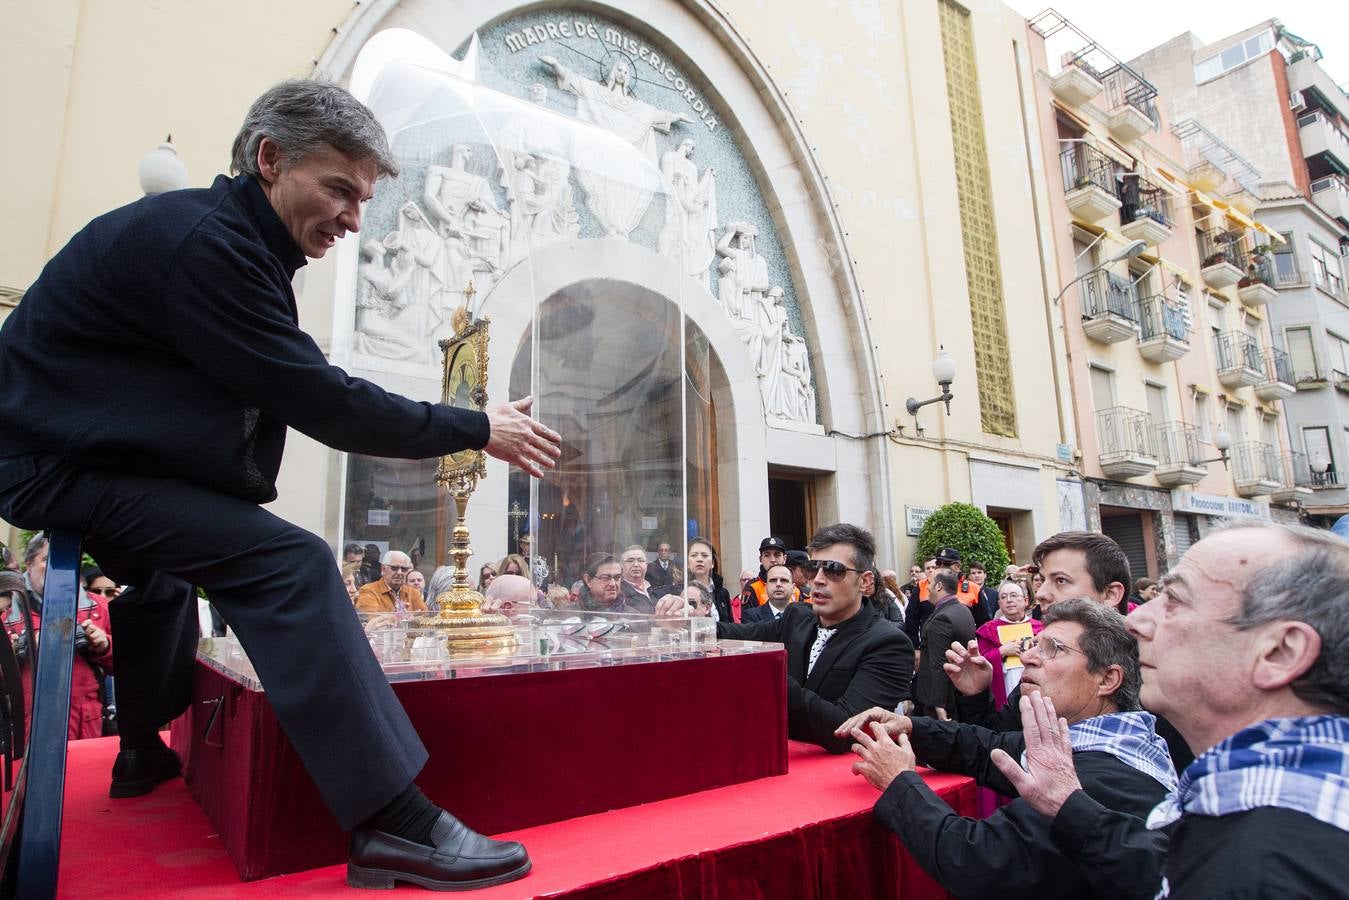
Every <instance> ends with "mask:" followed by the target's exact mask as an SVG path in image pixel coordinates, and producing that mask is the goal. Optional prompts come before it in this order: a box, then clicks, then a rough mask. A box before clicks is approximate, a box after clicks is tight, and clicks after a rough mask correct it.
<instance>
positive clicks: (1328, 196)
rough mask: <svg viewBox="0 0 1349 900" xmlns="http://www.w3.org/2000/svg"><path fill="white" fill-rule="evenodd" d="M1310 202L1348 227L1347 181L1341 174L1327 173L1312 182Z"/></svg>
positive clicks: (1348, 193)
mask: <svg viewBox="0 0 1349 900" xmlns="http://www.w3.org/2000/svg"><path fill="white" fill-rule="evenodd" d="M1312 202H1313V203H1315V204H1316V205H1317V206H1318V207H1320V209H1321V212H1323V213H1325V214H1326V215H1328V216H1330V217H1331V218H1332V219H1339V220H1340V224H1342V225H1344V226H1345V227H1349V181H1347V180H1345V178H1344V176H1342V175H1327V176H1326V177H1325V178H1318V179H1316V180H1315V181H1313V182H1312Z"/></svg>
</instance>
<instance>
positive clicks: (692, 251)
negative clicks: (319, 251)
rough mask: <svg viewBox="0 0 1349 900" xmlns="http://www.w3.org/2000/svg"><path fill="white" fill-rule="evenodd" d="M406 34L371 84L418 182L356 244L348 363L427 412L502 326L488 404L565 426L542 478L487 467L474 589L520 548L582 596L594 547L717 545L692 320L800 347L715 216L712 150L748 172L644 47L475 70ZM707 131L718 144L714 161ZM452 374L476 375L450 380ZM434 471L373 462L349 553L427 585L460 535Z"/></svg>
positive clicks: (358, 470)
mask: <svg viewBox="0 0 1349 900" xmlns="http://www.w3.org/2000/svg"><path fill="white" fill-rule="evenodd" d="M387 41H388V42H389V46H388V47H387V48H384V47H383V45H379V46H376V44H377V42H378V39H376V40H372V42H371V46H372V47H374V49H370V48H367V51H366V52H365V53H363V55H362V60H361V62H360V63H358V66H357V68H356V70H355V72H354V73H353V77H352V89H353V91H354V92H355V93H356V94H357V96H359V97H361V98H362V99H363V100H364V101H365V102H366V103H367V104H368V105H369V106H370V108H371V109H372V110H373V111H374V112H375V114H376V115H377V116H378V117H379V119H380V121H381V122H382V124H383V125H384V127H385V129H386V131H387V132H388V134H389V137H390V144H391V147H392V150H393V153H394V156H395V157H396V158H397V160H398V162H399V165H400V167H401V172H400V174H399V176H398V177H397V178H396V179H390V180H387V181H384V182H381V183H380V185H379V187H378V189H377V191H376V194H375V198H374V199H373V200H372V201H371V202H370V204H369V207H368V209H367V212H366V217H365V227H364V228H363V231H362V237H363V242H362V244H361V246H360V248H359V250H356V249H355V248H343V252H345V253H346V255H347V257H348V260H349V262H350V263H352V264H353V266H352V267H353V269H354V271H355V279H354V281H355V283H354V286H353V287H352V294H353V296H351V297H350V298H348V299H349V301H350V303H351V305H352V313H351V314H352V316H353V321H354V323H355V324H354V329H353V330H352V332H351V337H350V346H349V347H348V348H347V350H346V353H345V356H344V355H343V354H342V353H340V352H339V353H338V354H337V357H338V358H339V359H341V360H342V361H343V362H344V364H346V365H347V366H348V367H349V368H350V369H351V370H352V371H354V372H356V373H357V374H361V375H366V376H368V377H373V378H374V379H375V380H377V381H379V382H380V383H383V384H387V385H390V386H392V387H394V388H395V389H398V390H400V391H402V392H404V393H408V394H409V395H410V396H418V395H419V394H420V395H422V396H425V395H426V394H427V391H426V390H425V386H426V385H427V384H429V383H433V382H434V383H436V384H439V382H440V372H439V367H440V364H441V359H440V352H439V350H437V349H436V348H437V346H438V343H439V342H440V341H443V340H444V339H445V338H448V337H450V336H451V335H452V334H454V333H455V332H456V331H457V330H458V329H457V327H456V322H458V323H460V324H462V323H463V322H464V321H478V320H482V319H490V320H491V321H490V351H489V352H488V353H487V354H486V356H487V359H486V360H485V370H486V376H487V377H486V385H485V387H486V394H487V396H488V398H489V399H490V400H492V401H498V400H503V399H512V400H515V399H520V398H523V397H526V396H531V397H533V398H534V406H533V414H534V415H535V416H536V417H537V418H538V419H539V420H540V421H542V422H544V423H545V424H547V425H549V426H550V427H552V428H553V429H555V430H556V431H557V432H558V433H559V434H561V436H562V451H563V455H562V458H561V460H560V462H559V464H558V466H557V468H556V469H555V470H554V471H553V472H551V473H549V475H548V476H547V477H546V478H544V479H542V480H537V479H531V478H529V477H528V475H527V474H526V473H524V472H523V471H521V470H518V469H510V470H508V469H507V467H506V466H505V465H503V464H500V463H497V462H496V461H492V460H489V462H488V466H487V477H486V478H485V479H484V480H482V481H481V482H480V483H479V484H478V486H477V488H476V490H475V493H474V496H473V498H472V500H471V501H470V503H469V506H468V516H467V521H468V524H469V527H470V528H471V530H472V532H473V535H474V546H475V551H476V552H475V555H474V557H473V562H472V565H471V569H472V571H471V575H470V580H471V581H472V582H473V583H474V584H475V585H476V584H477V582H478V580H479V575H480V573H481V571H482V568H483V566H484V565H485V564H488V563H492V564H496V565H497V567H498V568H499V569H502V570H505V569H512V568H519V567H520V566H519V563H518V561H512V560H511V559H510V554H517V553H519V552H520V551H521V550H522V549H523V550H524V551H525V554H524V555H526V556H527V566H526V567H527V569H528V571H527V572H522V573H521V574H527V575H528V576H530V577H531V578H532V580H533V581H534V582H535V584H536V586H537V587H539V588H541V589H544V590H545V591H546V589H547V588H548V587H550V586H561V587H563V588H566V589H568V590H569V591H570V592H571V593H573V594H574V593H575V591H571V589H572V588H573V586H574V585H576V584H577V582H578V581H583V579H582V574H583V569H584V567H585V565H586V561H587V560H588V559H590V558H592V557H593V555H594V554H597V553H607V554H612V555H613V556H615V557H618V556H620V555H621V553H622V552H623V551H624V549H625V548H627V547H631V546H634V545H636V546H639V547H642V548H643V549H644V550H645V551H647V553H648V554H649V555H651V556H654V555H655V551H656V550H657V547H658V546H659V545H660V544H669V545H670V550H671V556H672V557H673V559H674V560H675V562H676V563H677V564H679V565H681V566H682V561H683V560H684V558H685V554H684V550H685V546H686V544H687V541H688V540H689V539H690V538H691V537H693V536H702V537H706V538H710V539H712V540H713V541H714V543H715V542H716V540H717V538H718V537H719V535H718V534H717V533H716V532H717V522H718V509H717V502H716V495H717V484H716V481H717V459H716V451H715V446H714V442H715V432H716V429H715V426H714V409H713V404H714V391H713V389H712V382H713V378H712V373H711V367H712V365H713V362H712V354H711V350H710V345H709V341H708V338H707V336H706V335H705V334H704V333H703V331H702V330H701V329H700V328H699V327H698V326H697V325H696V324H695V321H696V319H695V317H693V316H690V315H689V311H688V310H687V309H686V306H687V304H689V303H695V304H701V305H703V306H706V307H708V309H712V310H716V312H717V315H718V316H720V317H722V318H724V315H725V314H724V313H723V312H722V310H721V307H726V308H728V309H730V310H731V311H732V312H735V311H736V310H739V308H740V307H741V306H745V309H743V310H740V312H741V313H742V315H740V316H738V317H737V316H732V319H731V321H733V322H735V323H736V324H735V327H736V328H737V329H739V330H741V331H743V332H744V333H743V335H742V337H743V338H744V340H745V341H746V342H747V346H748V348H749V349H750V350H751V352H753V353H754V354H755V356H756V358H757V357H758V356H763V355H765V354H766V355H768V356H773V354H778V355H781V354H783V353H784V352H785V349H786V348H785V346H784V345H783V340H784V338H783V335H784V334H785V333H786V327H785V325H784V324H783V323H784V322H785V315H786V313H785V312H783V313H782V316H781V317H779V318H777V319H775V318H774V317H773V316H772V315H768V314H767V313H766V314H765V315H766V316H767V318H765V319H764V320H763V321H758V320H757V319H755V318H754V317H753V315H752V313H753V312H754V310H753V309H751V308H750V307H753V306H755V305H756V304H757V305H763V306H764V308H765V310H768V312H769V313H771V312H772V310H774V309H777V308H778V306H781V303H780V298H779V297H777V296H776V295H774V296H772V297H769V296H768V295H767V294H766V293H765V292H767V291H768V285H767V278H768V275H767V272H766V271H765V272H758V269H760V268H763V265H762V264H763V258H762V256H760V255H758V254H756V252H755V249H754V240H755V234H756V233H757V232H756V230H755V228H754V227H753V226H752V225H750V224H749V223H748V222H745V223H740V222H738V221H730V222H721V221H719V220H718V212H717V199H716V177H717V174H716V170H715V167H714V166H713V165H712V164H711V163H712V160H711V159H709V158H705V157H704V156H702V155H700V154H704V153H708V152H712V153H714V154H715V153H721V154H723V155H724V156H725V157H726V158H725V161H724V162H723V160H722V157H721V156H717V157H716V160H717V165H721V166H723V168H726V167H730V166H731V165H732V164H733V163H734V164H735V165H736V166H741V167H743V162H742V161H740V160H739V157H738V156H735V155H733V154H730V153H729V151H728V150H726V149H725V148H721V142H723V140H724V139H723V137H722V135H721V134H717V135H716V139H715V141H713V139H712V138H711V137H708V136H707V128H706V127H705V126H704V125H703V123H699V122H697V121H696V120H695V119H693V118H692V117H691V116H690V115H688V114H687V113H686V112H679V111H677V107H678V104H677V103H676V102H674V100H673V99H668V100H667V101H664V102H663V101H662V100H661V98H660V97H658V96H654V95H653V93H652V90H651V87H650V85H645V86H643V85H640V84H639V83H638V81H637V80H636V79H638V77H639V75H640V74H641V73H640V72H639V71H637V69H636V68H635V67H634V65H633V63H632V61H631V60H629V59H628V58H627V57H626V56H625V55H624V54H621V53H614V54H610V55H609V56H607V57H606V58H605V59H603V60H598V61H593V60H588V59H587V58H585V57H582V56H579V55H575V54H573V55H570V56H569V55H567V54H565V53H563V54H561V56H562V57H563V58H555V57H554V56H550V55H548V54H547V53H540V54H537V55H530V56H529V57H528V58H527V59H526V57H525V56H524V55H521V56H519V57H512V63H511V64H512V65H515V66H518V67H519V68H520V71H510V72H503V71H496V70H495V69H494V65H495V64H494V63H493V61H492V59H491V58H489V55H488V54H479V53H478V52H477V39H476V37H475V38H474V40H473V41H471V42H470V44H469V45H468V46H467V47H466V48H462V50H461V54H460V55H461V56H462V59H454V58H451V57H449V56H447V55H445V54H443V53H440V52H439V51H438V50H435V49H434V48H427V47H423V46H421V45H419V44H417V43H416V40H415V39H414V38H412V37H408V36H406V35H405V36H403V38H402V41H403V42H402V43H398V41H399V39H398V38H397V37H395V36H388V38H387ZM409 42H411V43H409ZM524 85H528V86H527V87H525V86H524ZM637 87H641V90H640V91H639V90H635V88H637ZM662 93H663V92H662ZM639 96H645V97H646V98H647V99H639ZM666 106H669V107H670V108H669V109H667V108H664V107H666ZM695 138H696V139H697V141H695ZM705 138H706V140H707V141H709V144H708V146H710V147H712V150H711V151H708V150H704V149H695V148H696V147H698V146H699V144H698V141H703V140H704V139H705ZM719 148H721V149H719ZM722 215H723V217H725V214H724V213H723V214H722ZM730 226H737V227H734V228H732V227H730ZM365 235H371V236H372V237H368V238H367V237H365ZM353 255H359V259H358V260H356V259H351V258H350V257H352V256H353ZM760 276H762V277H760ZM760 281H763V282H764V283H763V284H760V283H759V282H760ZM778 294H781V291H778ZM761 295H762V296H761ZM775 303H776V304H777V306H775V305H774V304H775ZM696 318H700V319H701V320H703V321H710V320H711V319H710V318H709V316H707V315H702V316H699V317H696ZM737 333H739V332H737ZM774 360H775V365H776V364H778V361H776V357H774ZM446 377H447V379H448V380H449V381H451V382H454V381H455V379H459V382H457V383H462V382H464V381H465V380H466V379H464V378H460V376H459V374H458V369H456V368H455V367H453V366H452V367H451V370H450V371H449V372H448V374H447V376H446ZM452 386H453V385H451V387H452ZM448 393H449V395H450V397H451V398H454V397H455V394H454V392H453V391H449V392H448ZM462 393H464V395H465V396H464V398H459V399H455V401H454V402H456V403H462V402H465V401H466V400H467V397H468V393H469V392H468V391H463V392H462ZM436 395H437V398H438V395H439V391H437V392H436ZM430 475H431V472H430V467H429V466H428V464H427V463H425V462H422V463H418V462H414V461H400V460H373V459H369V458H365V457H357V456H353V457H352V458H351V459H350V460H349V461H348V463H347V467H346V477H345V479H344V482H345V485H344V496H343V507H344V526H343V535H342V540H343V543H351V542H354V543H359V544H361V545H363V546H367V547H370V548H371V551H370V552H371V553H372V554H373V555H375V556H377V555H378V554H379V553H382V552H383V551H385V550H388V549H398V550H407V551H409V552H410V553H411V555H412V556H413V562H414V565H415V566H416V567H417V568H418V569H420V570H421V571H422V572H423V573H424V574H425V575H427V577H428V578H429V577H430V575H431V574H432V572H433V570H434V569H435V567H436V565H437V564H439V563H443V562H445V553H446V549H447V547H448V543H449V539H448V535H449V532H450V530H451V528H452V527H453V525H454V521H453V520H454V514H453V510H452V508H451V506H452V505H451V504H450V503H449V502H448V501H447V499H446V498H445V497H444V495H443V493H440V492H438V491H437V490H436V488H435V485H434V482H433V480H432V478H431V477H430ZM526 537H528V539H529V541H528V545H527V546H526V545H525V543H524V542H523V541H522V538H526ZM429 599H431V598H428V600H429ZM614 608H615V609H619V610H621V609H622V608H623V604H621V603H616V604H615V605H614Z"/></svg>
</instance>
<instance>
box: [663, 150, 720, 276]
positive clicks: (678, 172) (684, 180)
mask: <svg viewBox="0 0 1349 900" xmlns="http://www.w3.org/2000/svg"><path fill="white" fill-rule="evenodd" d="M692 155H693V140H692V139H691V138H685V139H684V140H682V141H680V142H679V146H678V147H676V148H675V149H673V150H667V151H666V152H665V153H664V154H663V155H662V156H661V158H660V177H661V181H662V182H663V183H664V185H665V193H666V196H665V225H664V227H662V228H661V230H660V237H659V238H658V239H657V241H656V252H658V253H660V255H661V256H665V257H668V258H670V259H673V260H674V261H675V262H677V263H679V264H680V265H681V266H682V267H683V269H684V272H685V273H686V274H688V275H691V276H692V277H694V278H696V279H697V280H698V283H699V284H701V285H702V286H703V287H707V286H708V280H709V274H708V270H709V267H710V266H711V265H712V260H714V259H716V251H717V239H716V229H717V172H716V169H713V168H712V167H711V166H708V168H707V170H706V171H705V172H703V174H702V177H699V175H698V167H697V165H695V164H694V162H693V160H692V159H691V158H690V157H692Z"/></svg>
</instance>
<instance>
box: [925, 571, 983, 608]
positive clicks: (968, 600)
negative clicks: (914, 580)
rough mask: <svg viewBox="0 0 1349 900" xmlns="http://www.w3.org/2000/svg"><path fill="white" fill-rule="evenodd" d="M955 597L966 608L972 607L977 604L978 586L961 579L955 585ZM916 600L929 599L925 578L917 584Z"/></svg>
mask: <svg viewBox="0 0 1349 900" xmlns="http://www.w3.org/2000/svg"><path fill="white" fill-rule="evenodd" d="M955 596H956V599H957V600H959V601H960V602H961V603H963V604H965V605H966V606H974V605H975V604H976V603H978V602H979V586H978V585H976V584H975V583H974V582H973V581H970V580H969V579H968V578H962V579H960V582H959V583H958V584H957V585H956V594H955ZM918 599H919V600H927V599H929V598H928V584H927V579H926V578H924V579H923V580H922V581H920V582H918Z"/></svg>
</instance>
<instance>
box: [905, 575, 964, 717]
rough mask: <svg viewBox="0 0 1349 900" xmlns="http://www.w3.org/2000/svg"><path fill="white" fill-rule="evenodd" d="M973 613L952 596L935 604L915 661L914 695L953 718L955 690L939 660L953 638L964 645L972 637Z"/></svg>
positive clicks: (924, 627)
mask: <svg viewBox="0 0 1349 900" xmlns="http://www.w3.org/2000/svg"><path fill="white" fill-rule="evenodd" d="M974 627H975V626H974V615H973V613H971V612H970V608H969V607H968V606H966V605H965V604H963V603H961V602H960V601H959V600H956V599H955V598H951V599H949V600H943V601H942V602H941V603H940V604H939V605H937V606H935V607H934V610H933V613H932V615H930V616H928V618H927V621H926V622H924V623H923V648H922V649H923V658H922V660H921V661H920V662H919V665H918V680H917V682H916V683H915V684H914V689H913V693H914V699H915V700H917V701H918V702H919V703H921V704H923V706H925V707H927V708H928V709H932V708H933V707H937V706H940V707H942V708H944V709H945V710H946V711H947V712H948V713H949V714H950V715H951V716H952V717H953V718H956V717H957V716H956V711H955V709H954V707H955V694H956V690H955V688H954V687H953V686H952V685H951V679H950V678H949V677H948V676H947V674H946V671H945V670H944V669H943V668H942V664H943V663H945V662H946V650H947V649H948V648H949V647H950V646H951V643H952V642H953V641H958V642H960V644H961V645H962V646H963V645H965V644H968V643H969V642H970V641H972V640H974Z"/></svg>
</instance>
